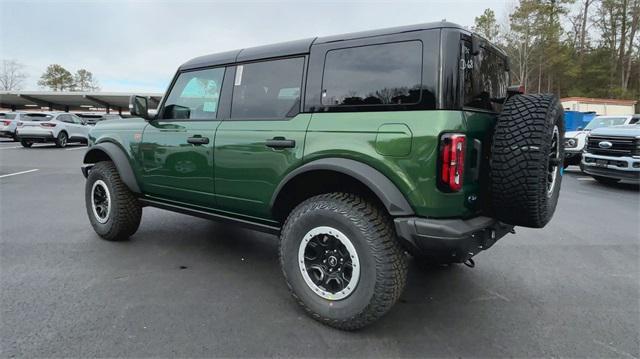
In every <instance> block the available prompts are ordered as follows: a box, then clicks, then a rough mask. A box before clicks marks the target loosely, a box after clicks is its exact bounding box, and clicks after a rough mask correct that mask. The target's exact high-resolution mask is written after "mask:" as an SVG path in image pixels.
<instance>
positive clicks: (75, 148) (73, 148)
mask: <svg viewBox="0 0 640 359" xmlns="http://www.w3.org/2000/svg"><path fill="white" fill-rule="evenodd" d="M83 148H84V149H86V148H87V146H79V147H71V148H66V149H65V150H66V151H73V150H81V149H83Z"/></svg>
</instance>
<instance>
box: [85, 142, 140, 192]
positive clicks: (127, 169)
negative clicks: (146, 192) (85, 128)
mask: <svg viewBox="0 0 640 359" xmlns="http://www.w3.org/2000/svg"><path fill="white" fill-rule="evenodd" d="M101 153H104V154H105V155H106V156H107V157H109V158H110V159H111V161H112V162H113V163H114V164H115V165H116V168H117V169H118V174H119V175H120V178H121V179H122V182H124V184H125V185H126V186H127V187H128V188H129V189H130V190H131V192H133V193H142V192H141V191H140V187H139V186H138V181H137V180H136V175H135V174H134V172H133V168H132V167H131V163H130V162H129V157H128V156H127V154H126V153H125V152H124V150H123V149H122V148H120V146H118V145H116V144H114V143H111V142H103V143H99V144H97V145H94V146H91V148H89V150H88V151H87V153H85V155H84V159H83V163H85V164H93V163H96V162H98V159H99V158H103V156H101ZM83 172H85V171H84V170H83Z"/></svg>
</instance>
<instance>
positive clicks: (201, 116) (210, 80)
mask: <svg viewBox="0 0 640 359" xmlns="http://www.w3.org/2000/svg"><path fill="white" fill-rule="evenodd" d="M223 77H224V68H216V69H206V70H199V71H189V72H183V73H181V74H180V75H179V76H178V79H177V80H176V82H175V84H174V85H173V88H172V89H171V92H170V93H169V96H168V97H167V100H166V102H165V104H164V110H163V112H162V118H166V119H182V120H187V119H189V120H213V119H215V118H216V114H217V111H218V100H219V98H220V89H221V88H222V79H223Z"/></svg>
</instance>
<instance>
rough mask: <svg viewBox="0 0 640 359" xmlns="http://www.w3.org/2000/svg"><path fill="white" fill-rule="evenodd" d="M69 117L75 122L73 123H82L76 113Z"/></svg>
mask: <svg viewBox="0 0 640 359" xmlns="http://www.w3.org/2000/svg"><path fill="white" fill-rule="evenodd" d="M69 117H71V122H73V123H75V124H78V125H80V124H82V121H80V117H78V116H76V115H69Z"/></svg>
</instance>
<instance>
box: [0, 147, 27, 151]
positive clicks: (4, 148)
mask: <svg viewBox="0 0 640 359" xmlns="http://www.w3.org/2000/svg"><path fill="white" fill-rule="evenodd" d="M12 148H22V146H13V147H0V150H10V149H12Z"/></svg>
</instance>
